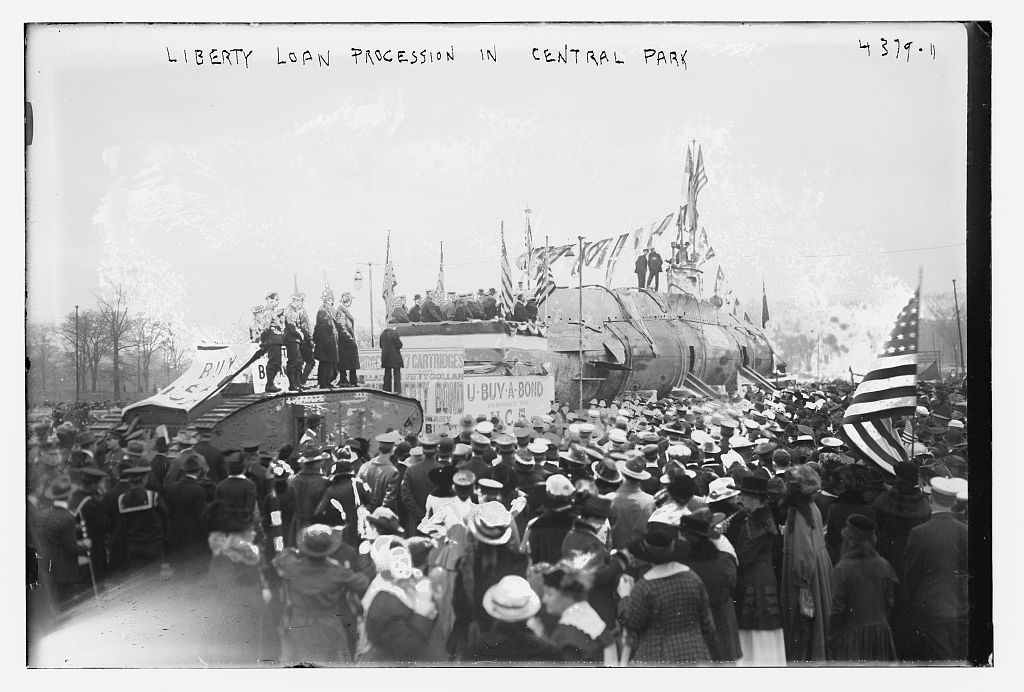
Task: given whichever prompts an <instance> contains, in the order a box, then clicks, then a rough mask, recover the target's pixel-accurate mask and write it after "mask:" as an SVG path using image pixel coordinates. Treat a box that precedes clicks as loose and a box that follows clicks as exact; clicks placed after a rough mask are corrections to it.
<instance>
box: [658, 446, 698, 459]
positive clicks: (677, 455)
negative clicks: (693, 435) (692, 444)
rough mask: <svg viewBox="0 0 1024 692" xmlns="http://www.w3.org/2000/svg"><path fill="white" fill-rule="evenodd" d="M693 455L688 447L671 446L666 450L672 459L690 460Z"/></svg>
mask: <svg viewBox="0 0 1024 692" xmlns="http://www.w3.org/2000/svg"><path fill="white" fill-rule="evenodd" d="M692 453H693V452H691V451H690V448H689V447H687V446H686V445H671V446H670V447H669V448H668V449H666V450H665V454H666V455H668V457H669V458H670V459H689V458H690V455H691V454H692Z"/></svg>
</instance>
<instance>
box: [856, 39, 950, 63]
mask: <svg viewBox="0 0 1024 692" xmlns="http://www.w3.org/2000/svg"><path fill="white" fill-rule="evenodd" d="M878 41H879V46H880V47H881V49H882V52H881V53H880V54H879V55H880V57H883V58H885V57H889V56H893V57H894V58H895V59H896V60H899V58H900V54H901V53H902V54H903V55H904V56H905V57H904V60H905V61H906V62H910V56H911V54H912V53H913V51H912V50H911V49H912V47H913V45H914V42H913V41H901V40H900V39H898V38H892V39H888V38H880V39H878ZM857 46H858V47H859V48H863V49H864V50H866V51H867V54H868V57H871V42H870V41H862V40H861V39H857ZM917 52H918V53H924V46H918V47H917ZM928 54H929V55H930V56H932V60H934V59H935V55H936V52H935V44H934V43H929V44H928Z"/></svg>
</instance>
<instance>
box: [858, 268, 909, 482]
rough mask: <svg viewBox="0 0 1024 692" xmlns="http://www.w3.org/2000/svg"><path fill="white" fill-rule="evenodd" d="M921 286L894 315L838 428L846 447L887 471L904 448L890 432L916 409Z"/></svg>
mask: <svg viewBox="0 0 1024 692" xmlns="http://www.w3.org/2000/svg"><path fill="white" fill-rule="evenodd" d="M920 290H921V289H920V288H918V290H917V291H915V292H914V295H913V297H912V298H911V299H910V302H909V303H907V305H906V307H904V308H903V310H902V311H901V312H900V315H899V317H897V318H896V326H895V327H894V328H893V330H892V334H890V336H889V340H888V341H887V342H886V343H885V345H884V346H883V347H882V350H881V352H880V353H879V354H878V358H876V359H875V362H874V363H872V365H871V368H870V369H869V370H868V372H867V374H866V375H864V379H863V380H861V382H860V384H859V385H857V390H856V391H855V392H854V395H853V402H852V403H851V404H850V406H849V407H848V408H847V409H846V415H845V416H844V417H843V422H842V424H841V425H840V428H839V434H840V436H841V437H842V438H843V439H844V440H846V443H847V444H848V445H849V446H850V448H851V449H853V450H856V451H858V452H860V453H861V454H862V455H863V456H865V457H867V458H868V459H870V460H871V461H873V462H874V463H875V464H877V465H878V466H879V468H881V469H882V470H883V471H886V472H888V473H893V472H894V467H895V465H896V464H897V463H899V462H900V461H908V455H907V450H906V449H905V448H904V446H903V442H902V440H901V439H900V437H899V436H898V435H897V433H896V431H895V430H894V427H893V424H894V421H895V419H896V418H898V417H900V416H912V415H914V411H915V409H916V407H917V323H918V310H919V304H920Z"/></svg>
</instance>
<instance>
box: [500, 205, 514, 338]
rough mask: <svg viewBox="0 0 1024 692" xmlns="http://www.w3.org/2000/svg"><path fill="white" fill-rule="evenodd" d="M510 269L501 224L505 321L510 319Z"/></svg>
mask: <svg viewBox="0 0 1024 692" xmlns="http://www.w3.org/2000/svg"><path fill="white" fill-rule="evenodd" d="M512 301H513V296H512V268H511V267H510V266H509V264H508V250H506V249H505V224H504V223H502V224H501V313H502V315H503V316H504V317H505V319H507V320H510V319H512V306H513V305H514V303H513V302H512Z"/></svg>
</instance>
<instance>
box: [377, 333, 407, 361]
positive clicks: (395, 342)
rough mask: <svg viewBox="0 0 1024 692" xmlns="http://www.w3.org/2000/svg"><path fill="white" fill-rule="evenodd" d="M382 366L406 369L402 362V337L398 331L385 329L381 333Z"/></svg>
mask: <svg viewBox="0 0 1024 692" xmlns="http://www.w3.org/2000/svg"><path fill="white" fill-rule="evenodd" d="M380 366H381V367H382V368H404V367H405V362H404V361H403V360H402V337H400V336H399V335H398V330H397V329H385V330H384V331H382V332H381V333H380Z"/></svg>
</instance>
